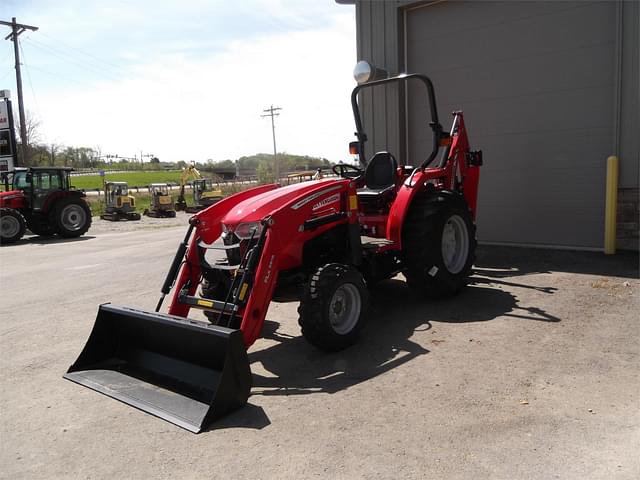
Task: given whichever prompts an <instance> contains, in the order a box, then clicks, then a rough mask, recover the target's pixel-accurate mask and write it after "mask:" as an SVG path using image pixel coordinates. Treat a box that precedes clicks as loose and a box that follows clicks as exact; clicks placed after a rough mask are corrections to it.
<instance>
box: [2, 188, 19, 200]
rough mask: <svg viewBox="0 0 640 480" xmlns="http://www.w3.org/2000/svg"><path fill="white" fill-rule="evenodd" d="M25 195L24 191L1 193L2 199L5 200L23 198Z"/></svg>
mask: <svg viewBox="0 0 640 480" xmlns="http://www.w3.org/2000/svg"><path fill="white" fill-rule="evenodd" d="M23 195H24V193H22V190H9V191H8V192H0V198H2V199H3V200H9V199H11V198H17V197H22V196H23Z"/></svg>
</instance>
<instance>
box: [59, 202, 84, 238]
mask: <svg viewBox="0 0 640 480" xmlns="http://www.w3.org/2000/svg"><path fill="white" fill-rule="evenodd" d="M86 219H87V214H86V213H85V211H84V209H83V208H82V207H81V206H80V205H67V206H66V207H64V208H63V209H62V218H61V222H62V226H63V227H64V228H65V229H67V230H69V231H72V232H75V231H77V230H80V229H81V228H82V226H83V225H84V223H85V221H86Z"/></svg>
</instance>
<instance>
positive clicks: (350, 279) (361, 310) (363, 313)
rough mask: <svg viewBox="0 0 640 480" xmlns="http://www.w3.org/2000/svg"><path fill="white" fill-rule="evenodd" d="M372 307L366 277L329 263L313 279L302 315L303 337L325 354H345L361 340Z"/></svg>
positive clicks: (303, 300) (309, 285)
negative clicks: (347, 349)
mask: <svg viewBox="0 0 640 480" xmlns="http://www.w3.org/2000/svg"><path fill="white" fill-rule="evenodd" d="M368 306H369V293H368V291H367V287H366V285H365V282H364V279H363V278H362V274H361V273H360V272H359V271H358V270H356V269H355V268H353V267H350V266H347V265H342V264H339V263H329V264H327V265H325V266H323V267H320V268H319V269H318V270H316V272H315V273H314V274H313V275H312V276H311V279H310V281H309V283H308V284H307V286H306V288H305V293H304V296H303V299H302V301H301V302H300V307H299V308H298V313H299V314H300V318H299V320H298V322H299V323H300V326H301V327H302V335H304V337H305V338H306V339H307V340H308V341H309V342H310V343H312V344H313V345H315V346H316V347H319V348H321V349H323V350H331V351H335V350H342V349H344V348H347V347H349V346H350V345H353V344H354V343H356V341H357V340H358V337H359V335H360V332H361V330H362V328H363V327H364V323H365V320H366V317H367V311H368Z"/></svg>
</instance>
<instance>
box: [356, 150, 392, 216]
mask: <svg viewBox="0 0 640 480" xmlns="http://www.w3.org/2000/svg"><path fill="white" fill-rule="evenodd" d="M397 168H398V162H397V161H396V159H395V158H394V157H393V155H391V154H390V153H389V152H378V153H376V154H375V155H374V156H373V157H372V158H371V160H370V161H369V163H368V164H367V168H366V169H365V171H364V187H363V188H359V189H358V200H359V201H360V202H362V203H365V204H371V203H379V202H380V201H382V200H385V199H387V198H388V197H393V193H394V191H395V185H396V170H397Z"/></svg>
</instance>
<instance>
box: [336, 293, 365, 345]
mask: <svg viewBox="0 0 640 480" xmlns="http://www.w3.org/2000/svg"><path fill="white" fill-rule="evenodd" d="M361 308H362V299H361V298H360V291H359V290H358V288H357V287H356V286H355V285H353V284H351V283H345V284H343V285H340V286H339V287H338V288H337V289H336V291H335V292H333V296H332V297H331V302H330V303H329V321H330V322H331V328H333V330H334V331H335V332H336V333H338V334H340V335H345V334H347V333H349V332H350V331H351V330H353V328H354V327H355V326H356V323H358V318H359V317H360V310H361Z"/></svg>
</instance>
